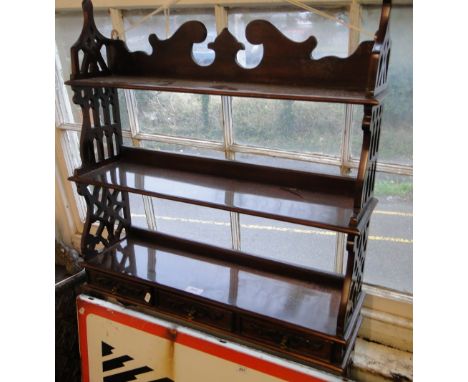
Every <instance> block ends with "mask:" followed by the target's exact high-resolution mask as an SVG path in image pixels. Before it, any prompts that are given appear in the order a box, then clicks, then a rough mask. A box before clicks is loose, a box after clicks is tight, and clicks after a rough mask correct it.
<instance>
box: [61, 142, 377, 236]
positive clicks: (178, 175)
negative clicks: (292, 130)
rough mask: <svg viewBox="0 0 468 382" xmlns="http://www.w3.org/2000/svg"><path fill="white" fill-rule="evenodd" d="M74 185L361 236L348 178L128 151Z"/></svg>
mask: <svg viewBox="0 0 468 382" xmlns="http://www.w3.org/2000/svg"><path fill="white" fill-rule="evenodd" d="M70 180H73V181H75V182H78V183H82V184H90V185H97V186H106V187H109V188H113V189H117V190H122V191H128V192H133V193H137V194H142V195H149V196H153V197H159V198H163V199H170V200H175V201H180V202H187V203H191V204H197V205H201V206H206V207H213V208H218V209H223V210H227V211H234V212H239V213H244V214H248V215H254V216H260V217H264V218H271V219H277V220H282V221H286V222H290V223H296V224H303V225H307V226H312V227H318V228H323V229H329V230H334V231H337V232H344V233H352V234H358V235H359V234H360V227H359V224H357V225H351V223H350V221H351V218H352V217H353V216H354V211H353V193H354V186H355V183H354V179H352V178H348V177H338V176H331V175H323V174H314V173H307V172H302V171H294V170H286V169H276V168H272V167H268V166H259V165H252V164H247V163H242V162H236V161H226V160H218V159H211V158H201V157H195V156H189V155H180V154H172V153H164V152H159V151H152V150H145V149H138V148H129V147H124V148H123V149H122V153H121V155H120V156H119V157H117V158H116V159H114V160H111V161H108V162H104V163H103V164H102V165H101V166H98V167H96V168H94V169H91V170H88V171H78V172H76V174H75V175H74V176H72V177H71V178H70ZM375 204H376V200H375V199H374V200H373V201H371V203H369V205H368V206H367V207H366V211H365V212H366V213H370V212H371V211H372V209H373V208H374V206H375Z"/></svg>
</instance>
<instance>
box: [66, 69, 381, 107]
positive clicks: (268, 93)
mask: <svg viewBox="0 0 468 382" xmlns="http://www.w3.org/2000/svg"><path fill="white" fill-rule="evenodd" d="M66 84H68V85H72V86H80V87H112V88H120V89H138V90H158V91H166V92H179V93H197V94H213V95H226V96H236V97H254V98H270V99H285V100H296V101H315V102H337V103H346V104H358V105H378V104H379V102H380V97H374V96H368V95H367V93H366V92H365V91H364V90H355V89H349V90H347V89H342V88H336V89H333V88H325V87H320V86H307V87H306V86H301V85H295V84H290V85H288V84H284V85H277V84H258V83H255V82H250V83H242V82H238V81H237V82H234V81H232V82H227V81H222V80H217V81H202V80H198V81H197V80H191V79H183V78H182V79H181V78H168V77H143V76H124V75H111V76H102V77H92V78H83V79H76V80H70V81H67V82H66Z"/></svg>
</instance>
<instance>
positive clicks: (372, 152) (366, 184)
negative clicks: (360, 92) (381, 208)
mask: <svg viewBox="0 0 468 382" xmlns="http://www.w3.org/2000/svg"><path fill="white" fill-rule="evenodd" d="M382 111H383V105H379V106H374V107H372V106H365V107H364V118H363V121H362V130H363V142H362V150H361V159H360V165H359V170H358V175H357V183H356V185H357V187H356V196H355V199H354V209H355V211H356V214H357V213H358V212H359V211H361V210H362V208H364V207H365V205H366V203H367V202H368V201H369V200H370V199H371V198H372V197H373V196H374V185H375V176H376V169H377V157H378V152H379V142H380V127H381V123H382Z"/></svg>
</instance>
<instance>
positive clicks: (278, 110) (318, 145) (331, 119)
mask: <svg viewBox="0 0 468 382" xmlns="http://www.w3.org/2000/svg"><path fill="white" fill-rule="evenodd" d="M232 122H233V129H234V140H235V142H236V143H241V144H246V145H251V146H259V147H267V148H274V149H280V150H287V151H298V152H309V153H321V154H329V155H334V156H338V155H339V153H340V147H341V136H342V131H343V128H344V123H345V106H344V105H338V104H327V103H314V102H301V101H279V100H263V99H248V98H233V100H232Z"/></svg>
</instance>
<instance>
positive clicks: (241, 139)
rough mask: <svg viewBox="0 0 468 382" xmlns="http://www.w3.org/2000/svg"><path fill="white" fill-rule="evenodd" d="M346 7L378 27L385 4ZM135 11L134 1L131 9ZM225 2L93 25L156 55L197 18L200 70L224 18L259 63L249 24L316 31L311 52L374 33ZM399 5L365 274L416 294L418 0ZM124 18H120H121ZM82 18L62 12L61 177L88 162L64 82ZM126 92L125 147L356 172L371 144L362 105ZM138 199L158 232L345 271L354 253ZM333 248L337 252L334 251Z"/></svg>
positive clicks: (328, 242)
mask: <svg viewBox="0 0 468 382" xmlns="http://www.w3.org/2000/svg"><path fill="white" fill-rule="evenodd" d="M182 2H183V1H182ZM349 3H350V5H347V6H340V7H334V8H328V7H327V8H324V11H326V12H327V13H329V14H331V15H333V16H335V17H337V18H339V19H341V20H343V21H345V22H352V23H354V24H356V23H357V24H360V25H361V27H362V28H363V29H365V30H368V31H372V32H374V31H375V29H376V27H377V24H378V17H379V14H380V8H379V7H373V6H367V5H359V4H358V3H355V2H353V3H352V4H353V5H351V2H349ZM321 4H322V2H321ZM137 6H138V5H137V2H135V5H133V7H134V8H136V7H137ZM216 7H218V8H217V12H218V11H219V10H220V9H221V11H222V12H224V15H225V16H226V17H218V16H219V15H218V16H216V17H215V8H214V7H213V6H209V5H206V7H204V8H200V9H190V8H186V7H184V8H181V9H175V10H173V9H171V10H170V11H169V12H166V14H162V13H161V14H158V15H155V16H153V17H152V18H150V19H149V20H148V21H147V22H146V23H144V24H142V25H140V26H138V27H135V28H133V29H129V28H131V26H132V25H134V24H135V23H136V22H137V21H138V20H139V19H140V18H141V17H143V16H144V15H146V14H147V13H149V12H150V11H149V10H147V9H146V10H142V9H133V10H124V11H120V10H112V12H113V16H114V17H113V18H111V17H110V14H109V13H108V12H107V11H99V12H97V17H96V23H97V26H98V28H99V29H100V30H101V32H103V34H105V35H107V36H110V32H111V30H112V29H118V28H119V25H123V26H124V28H125V29H129V30H128V31H127V32H126V41H127V43H128V45H129V48H130V49H132V50H134V49H138V50H144V51H147V52H149V51H150V46H149V43H148V40H147V36H148V35H149V34H150V33H156V34H157V35H158V36H159V37H160V38H165V37H166V36H170V35H171V34H172V33H173V32H174V31H175V30H176V29H177V28H178V27H179V26H180V25H181V24H182V23H183V22H185V21H187V20H190V19H196V20H200V21H202V22H203V23H204V24H205V25H206V26H207V29H208V37H207V40H206V41H205V42H204V43H202V44H197V46H195V47H194V57H195V59H196V60H197V61H198V62H199V63H200V64H201V65H207V64H209V63H210V62H211V61H212V60H213V56H212V51H210V50H209V49H208V48H207V43H208V42H210V41H213V39H214V38H215V36H216V30H220V29H221V28H222V27H224V26H226V25H223V22H227V27H228V28H229V30H230V31H231V33H233V34H234V35H235V36H236V37H237V38H238V39H239V40H240V41H243V42H244V44H245V46H246V50H245V51H244V52H239V54H238V60H239V62H240V63H241V64H242V65H244V66H247V67H253V66H255V65H257V64H258V62H259V59H260V57H261V54H262V48H261V46H254V45H251V44H249V43H248V42H247V41H246V39H245V35H244V30H245V26H246V25H247V23H248V22H249V21H251V20H253V19H256V18H263V19H267V20H270V21H271V22H272V23H273V24H274V25H276V26H277V27H278V28H280V29H282V30H284V31H285V34H286V35H287V36H288V37H289V38H291V39H293V40H297V41H303V40H304V39H305V38H307V36H308V35H309V34H313V35H315V36H316V37H317V39H318V46H317V48H316V50H315V51H314V52H313V53H312V56H313V57H314V58H319V57H323V56H325V55H336V56H341V57H343V56H346V55H348V54H349V53H350V51H352V50H353V48H355V46H356V43H357V42H358V41H359V40H364V39H367V38H366V37H360V36H359V35H358V34H357V33H358V32H356V31H350V30H349V29H348V28H346V27H344V26H343V25H342V24H340V23H337V22H334V21H331V20H327V19H324V18H322V17H320V16H317V15H315V14H311V13H310V12H305V11H303V10H301V9H298V8H294V7H292V6H285V5H283V6H281V7H273V6H271V5H270V6H269V7H262V8H255V7H254V6H251V7H247V6H246V5H243V6H242V8H237V7H230V8H222V7H220V6H216ZM350 7H359V8H360V12H357V13H356V12H350ZM392 12H393V15H392V18H391V33H392V39H393V48H392V57H391V61H390V80H389V84H390V85H389V86H390V89H389V94H388V96H387V99H386V103H385V112H384V121H383V130H382V139H381V147H380V160H379V167H378V171H379V173H378V178H377V182H376V196H377V197H378V198H379V201H380V203H379V205H378V206H377V209H376V211H375V214H374V215H373V219H372V223H371V232H370V240H369V245H368V253H367V256H368V257H367V262H366V270H365V279H364V281H365V282H366V283H367V284H369V285H372V286H376V287H378V288H380V289H381V290H384V289H386V288H388V289H390V290H392V291H397V292H399V293H402V294H406V295H410V294H411V293H412V85H411V83H412V37H411V36H412V7H411V6H394V7H393V10H392ZM356 14H359V15H360V16H359V17H356V16H354V15H356ZM115 16H117V17H115ZM119 18H120V20H121V21H122V22H123V23H122V24H119V23H118V22H116V19H119ZM112 20H114V23H115V25H113V24H112ZM223 20H225V21H223ZM226 20H227V21H226ZM81 23H82V17H81V13H80V12H79V11H78V10H77V12H59V13H57V15H56V47H57V49H56V50H57V55H56V68H57V74H56V78H57V84H56V89H57V91H56V92H57V103H56V104H57V133H58V135H59V136H60V139H59V140H58V143H57V144H58V146H59V147H58V151H59V152H60V153H61V154H62V155H61V158H62V159H61V160H63V161H64V162H65V164H66V165H67V166H66V167H67V168H68V171H69V173H68V174H63V176H64V177H66V176H67V175H70V174H71V173H70V171H71V169H72V168H74V167H76V164H77V163H79V153H78V140H79V131H80V119H79V118H80V113H79V112H77V108H76V106H74V105H73V103H72V101H71V90H70V89H68V88H66V87H65V86H63V85H62V84H63V80H64V79H67V78H68V76H69V71H70V61H69V47H70V46H71V45H72V43H73V42H74V41H75V39H76V38H77V36H78V35H79V32H80V30H81ZM119 96H120V104H121V118H122V126H123V129H124V132H123V134H124V142H125V144H126V145H134V146H140V147H145V148H150V149H153V150H164V151H176V152H183V153H188V154H194V155H202V156H210V157H216V158H228V159H233V160H239V161H246V162H251V163H259V164H266V165H273V166H282V167H288V168H294V169H301V170H313V171H323V172H327V173H332V174H342V175H345V174H348V175H355V172H356V168H357V165H358V159H359V158H358V157H357V153H358V152H359V150H360V144H361V142H362V134H361V128H360V126H361V119H362V110H361V109H360V108H359V107H353V106H350V105H335V104H333V105H331V104H323V103H321V104H314V103H307V102H298V101H294V102H293V101H280V100H261V99H244V98H234V99H231V98H230V97H219V96H206V95H187V94H176V93H164V92H138V91H127V90H126V91H119ZM143 110H144V112H143ZM149 110H152V111H149ZM193 118H195V119H193ZM64 187H65V188H67V189H68V190H69V192H70V193H72V192H73V187H74V185H71V184H70V183H69V182H66V181H65V180H64ZM74 195H75V198H76V201H77V202H76V205H74V208H73V210H74V211H75V212H74V213H75V214H76V215H77V216H79V217H80V218H81V219H83V217H84V216H83V211H84V210H83V205H82V201H80V198H79V197H78V195H77V194H76V193H75V194H74ZM131 203H132V214H133V216H132V219H133V220H134V221H135V222H136V223H137V224H138V225H141V226H143V227H147V228H149V229H156V228H157V229H160V230H161V231H163V232H168V233H173V234H177V235H180V236H183V237H187V238H191V239H197V238H200V240H202V241H205V240H206V241H208V242H210V243H212V244H214V245H218V246H224V247H233V248H236V249H242V250H244V251H246V252H251V253H254V254H256V255H259V256H265V257H270V258H274V259H277V260H282V261H288V262H292V263H296V264H301V265H307V266H312V267H318V268H320V269H324V270H329V271H342V269H343V263H344V261H345V259H346V253H345V236H344V235H341V234H338V235H337V234H335V233H333V232H328V231H323V230H319V229H314V228H311V227H303V226H299V225H295V224H289V223H284V222H278V221H272V220H268V219H261V218H257V217H253V216H247V215H238V214H235V213H228V212H224V211H218V210H214V209H210V208H204V207H197V206H189V205H186V204H183V203H176V202H171V201H167V200H162V199H156V198H150V197H145V196H138V195H132V196H131ZM80 206H81V207H80ZM80 213H81V214H80ZM75 220H78V221H79V218H78V219H75ZM290 242H294V243H295V246H294V250H291V247H290V246H288V243H290ZM333 247H334V248H335V256H330V251H331V250H332V249H331V248H333ZM312 248H313V250H311V249H312ZM392 293H393V292H392Z"/></svg>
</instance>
